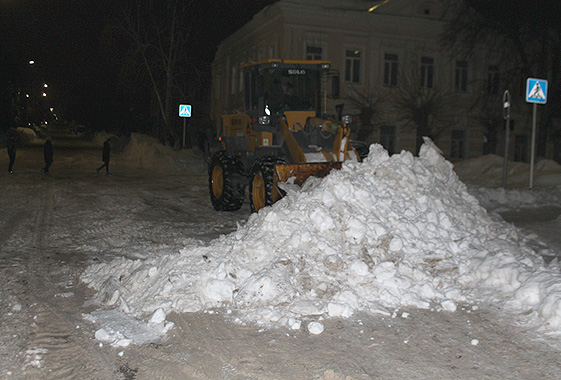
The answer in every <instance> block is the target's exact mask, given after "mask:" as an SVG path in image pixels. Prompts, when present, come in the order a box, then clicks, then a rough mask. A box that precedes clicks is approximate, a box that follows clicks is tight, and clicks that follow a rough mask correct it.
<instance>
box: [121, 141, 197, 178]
mask: <svg viewBox="0 0 561 380" xmlns="http://www.w3.org/2000/svg"><path fill="white" fill-rule="evenodd" d="M122 158H123V159H125V160H127V161H129V162H131V163H133V164H134V165H136V166H138V167H142V168H144V169H158V170H159V171H162V170H165V169H172V170H183V171H185V170H193V171H196V172H202V173H204V172H205V171H206V162H205V160H204V155H203V153H202V152H201V151H199V150H198V149H185V150H180V151H177V150H174V149H173V148H172V147H169V146H165V145H162V144H160V142H159V141H158V139H156V138H154V137H150V136H146V135H142V134H139V133H132V134H131V138H130V141H129V143H128V144H127V146H126V147H125V149H124V151H123V154H122Z"/></svg>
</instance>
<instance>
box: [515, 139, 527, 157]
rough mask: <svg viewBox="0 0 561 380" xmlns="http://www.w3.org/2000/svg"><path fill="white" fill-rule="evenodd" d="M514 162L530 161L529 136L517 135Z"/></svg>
mask: <svg viewBox="0 0 561 380" xmlns="http://www.w3.org/2000/svg"><path fill="white" fill-rule="evenodd" d="M514 161H520V162H527V161H528V136H526V135H516V136H515V137H514Z"/></svg>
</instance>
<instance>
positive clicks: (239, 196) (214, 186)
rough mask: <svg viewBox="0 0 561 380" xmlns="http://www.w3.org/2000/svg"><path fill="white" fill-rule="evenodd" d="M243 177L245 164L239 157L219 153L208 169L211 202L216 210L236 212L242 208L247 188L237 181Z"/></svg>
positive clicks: (213, 158)
mask: <svg viewBox="0 0 561 380" xmlns="http://www.w3.org/2000/svg"><path fill="white" fill-rule="evenodd" d="M241 175H243V164H242V162H241V160H240V159H239V158H238V157H231V156H228V155H226V153H225V152H218V153H217V154H215V155H214V156H213V157H212V160H211V163H210V165H209V168H208V179H209V181H208V182H209V191H210V200H211V202H212V205H213V207H214V209H215V210H218V211H236V210H239V209H240V208H241V207H242V204H243V201H244V196H245V188H244V186H243V185H241V184H237V183H236V181H235V177H236V176H241Z"/></svg>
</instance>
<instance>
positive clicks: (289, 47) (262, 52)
mask: <svg viewBox="0 0 561 380" xmlns="http://www.w3.org/2000/svg"><path fill="white" fill-rule="evenodd" d="M374 3H375V2H374ZM380 3H381V2H380ZM364 4H365V2H364V1H361V0H321V1H320V0H280V1H278V2H276V3H274V4H273V5H271V6H269V7H267V8H265V9H264V10H262V11H261V12H260V13H258V14H257V15H256V16H255V17H254V18H253V20H252V21H250V22H249V23H248V24H246V25H245V26H243V27H242V28H241V29H240V30H238V31H237V32H235V33H234V34H233V35H231V36H230V37H228V38H227V39H225V40H224V41H223V42H222V44H221V45H220V46H219V48H218V50H217V53H216V56H215V59H214V62H213V64H212V75H213V82H214V85H213V88H212V97H211V99H212V103H211V118H212V120H213V122H214V123H215V126H216V128H217V131H218V130H219V128H220V115H222V114H228V113H232V112H236V111H238V110H240V111H241V110H242V109H243V88H242V86H241V81H240V73H241V71H240V68H239V67H240V65H241V64H243V63H245V62H249V61H253V60H261V59H267V58H282V59H305V58H308V57H307V47H313V48H316V49H313V50H316V51H317V50H318V49H317V48H321V59H327V60H330V61H331V62H332V69H334V70H337V71H338V72H339V76H340V82H341V95H342V98H341V99H333V98H332V96H331V95H332V94H331V93H330V86H325V87H326V91H327V97H328V102H327V104H328V111H329V110H331V112H332V113H334V110H335V105H336V104H340V103H344V104H345V113H348V112H351V113H354V114H358V113H359V112H360V110H358V109H357V108H356V107H354V106H353V102H352V101H351V98H352V97H356V94H357V93H363V94H364V93H374V94H376V97H378V98H380V99H382V100H383V102H384V103H383V106H382V107H381V112H380V113H378V114H377V115H376V117H375V118H374V121H373V126H372V127H370V129H369V130H371V133H370V134H368V135H367V136H366V138H365V140H366V142H368V143H376V142H382V143H387V141H390V140H391V141H392V142H393V143H394V146H393V147H392V150H393V151H395V152H399V151H401V150H409V151H415V150H416V131H415V128H414V127H413V126H412V125H411V124H410V123H408V122H406V121H404V120H403V117H401V114H402V111H401V110H399V109H396V107H395V106H394V103H395V87H396V86H391V85H387V84H385V83H384V80H385V75H384V74H385V67H386V54H392V55H394V56H397V57H398V84H399V83H400V81H403V80H404V78H405V76H406V75H408V74H407V73H409V72H415V73H419V70H420V66H421V63H422V60H423V57H428V58H430V59H432V60H433V61H432V68H433V70H434V77H433V87H434V88H439V89H440V91H441V92H442V93H444V94H445V95H446V96H445V98H446V99H447V100H446V102H445V104H444V103H443V108H444V109H443V110H442V111H440V112H439V118H438V122H439V123H441V125H443V126H444V131H443V132H442V133H441V134H440V136H438V138H437V139H436V143H437V145H438V146H439V147H440V148H441V149H442V150H443V152H444V154H445V155H446V156H447V158H449V159H450V160H452V161H454V160H457V159H462V158H468V157H474V156H478V155H481V154H482V153H483V149H484V142H485V133H486V127H485V126H484V124H483V123H482V122H481V119H482V117H483V116H484V115H482V111H481V107H480V106H477V107H476V106H475V105H476V103H477V101H481V94H482V93H483V92H484V91H485V90H484V88H485V85H486V83H487V78H488V68H489V66H490V65H492V64H493V62H494V61H493V57H494V56H495V55H496V54H495V53H493V52H490V51H487V50H485V49H484V48H481V49H478V50H477V53H476V55H475V56H471V57H469V58H462V57H460V58H458V57H454V56H452V55H451V53H450V52H448V51H444V50H443V49H442V48H441V46H440V44H439V38H440V33H441V31H442V28H443V26H444V25H445V23H446V21H447V16H446V13H445V9H443V8H442V4H444V3H443V2H440V1H427V0H390V1H389V2H387V3H385V4H383V5H381V6H380V7H379V8H377V9H376V10H374V11H373V12H368V11H367V9H365V5H364ZM347 51H350V52H354V51H359V52H360V68H359V70H358V78H357V77H353V76H352V75H351V81H347V80H346V74H347V72H346V61H347V59H349V57H347V56H346V55H347ZM318 58H319V57H318ZM350 58H351V59H355V58H356V57H350ZM457 61H465V62H466V63H467V68H466V69H465V70H466V71H467V81H466V87H465V91H457V90H456V88H455V87H456V80H457V79H456V77H457V73H456V71H457V68H456V62H457ZM352 79H358V81H357V82H353V80H352ZM417 80H419V78H417ZM503 91H504V90H503V89H500V90H499V91H498V93H497V94H494V95H493V96H492V99H493V101H496V102H497V106H496V107H497V113H502V108H501V99H502V92H503ZM493 109H494V108H493V107H491V111H490V112H493ZM513 116H514V115H513ZM435 122H436V121H435ZM521 124H522V125H524V123H521ZM364 128H366V127H364ZM392 129H393V130H395V136H394V137H388V135H387V134H386V132H387V131H388V130H392ZM513 134H514V132H513ZM500 139H502V135H501V136H499V140H500ZM511 144H514V138H513V137H511ZM498 146H500V141H499V142H498ZM510 150H511V152H513V148H511V149H510ZM501 152H502V151H501V150H499V151H497V152H496V153H501ZM512 155H513V153H511V156H512Z"/></svg>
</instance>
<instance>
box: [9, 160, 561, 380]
mask: <svg viewBox="0 0 561 380" xmlns="http://www.w3.org/2000/svg"><path fill="white" fill-rule="evenodd" d="M98 155H99V152H94V151H84V152H80V151H77V150H75V151H67V152H56V151H55V164H54V165H53V167H52V170H51V171H52V175H51V176H50V177H46V176H42V175H41V174H40V173H39V169H40V168H41V163H42V160H41V158H42V157H41V152H40V151H39V150H33V149H27V150H26V149H21V150H20V151H19V153H18V159H17V161H16V169H17V170H16V173H15V174H14V175H13V176H8V175H7V174H1V175H0V192H1V196H0V210H1V215H0V247H1V248H0V270H1V273H2V276H1V277H0V291H1V294H2V297H1V298H0V310H1V316H0V322H1V325H0V326H1V327H0V341H1V342H2V345H1V346H0V378H6V379H127V380H128V379H155V378H158V379H209V380H210V379H212V380H214V379H234V380H238V379H240V380H241V379H267V380H268V379H325V380H327V379H347V380H351V379H403V378H416V379H451V378H456V379H474V378H481V379H526V378H540V379H556V378H558V376H559V373H561V363H560V362H559V360H560V357H561V356H560V353H559V351H557V350H556V349H553V348H550V347H549V346H548V345H546V344H545V343H543V342H541V341H539V339H538V336H537V335H535V334H534V333H533V332H531V331H524V330H523V329H521V328H520V327H515V324H514V321H513V320H512V319H511V318H510V317H509V316H508V314H505V313H503V312H502V311H501V310H498V309H497V308H493V307H491V306H488V305H481V306H480V307H478V308H476V307H472V306H470V305H462V304H459V305H458V310H457V311H456V312H453V313H451V312H446V311H440V312H435V311H431V310H424V309H416V308H413V307H410V308H402V309H399V310H394V312H393V313H392V314H391V315H376V314H374V315H372V314H364V313H356V314H355V315H353V316H352V317H350V318H345V319H339V318H330V319H327V320H324V321H323V324H324V325H325V331H324V333H322V334H320V335H312V334H309V333H308V332H307V331H303V330H292V329H288V328H285V327H278V328H267V329H260V328H259V327H256V326H255V325H252V324H234V323H232V320H233V319H234V318H231V317H230V316H229V315H228V314H226V315H224V314H223V313H222V312H220V310H219V311H208V310H207V311H202V312H197V313H181V314H170V315H168V316H167V318H168V319H169V320H170V321H173V323H174V324H175V327H174V328H173V329H172V330H170V331H169V332H168V333H167V339H160V338H158V337H157V336H150V335H149V332H146V334H147V336H148V337H147V338H146V339H145V341H144V344H141V345H134V344H133V345H129V346H127V347H111V346H110V345H108V344H102V343H100V341H99V340H96V339H95V338H94V337H95V332H96V331H99V328H100V326H99V325H98V324H96V323H92V322H91V320H88V319H84V318H83V316H84V315H95V312H96V309H98V308H99V307H100V306H99V305H97V304H93V303H92V302H90V300H91V299H93V297H94V293H93V291H91V290H89V289H86V288H85V286H84V285H83V284H81V283H80V281H79V277H80V276H81V275H82V273H83V271H84V270H85V268H86V267H88V266H90V265H91V264H94V263H96V262H97V263H106V262H107V263H108V262H111V261H112V260H114V259H118V258H119V257H123V258H124V259H138V260H147V259H148V258H150V257H152V256H157V255H160V254H168V253H170V252H180V250H181V249H182V248H183V247H185V246H189V245H191V244H192V243H193V241H194V240H197V241H202V242H209V241H211V240H212V239H214V238H216V237H218V236H220V234H225V233H229V232H231V231H234V230H236V229H237V223H241V224H244V223H245V221H246V220H247V218H248V216H249V207H247V206H246V207H244V208H243V209H242V210H241V211H240V212H238V213H227V214H224V213H216V212H214V211H213V210H212V209H211V206H210V203H209V201H208V196H207V184H206V174H205V173H199V174H196V173H190V174H189V175H188V176H187V175H182V174H178V173H172V174H169V173H168V174H166V175H163V174H161V173H158V172H154V171H148V170H143V169H138V168H136V167H134V166H131V165H126V164H124V163H120V162H119V156H118V155H114V159H113V161H114V162H113V163H112V164H113V168H112V170H113V172H114V175H113V176H97V175H96V174H95V168H96V167H97V166H99V165H98V161H99V159H98V157H97V156H98ZM5 161H6V160H5V158H4V157H2V158H0V165H4V164H5ZM2 167H4V166H2ZM234 313H235V312H234ZM108 315H109V318H111V317H110V314H107V313H105V314H104V316H106V317H107V316H108ZM111 322H112V323H113V324H119V323H121V331H126V330H127V328H128V329H133V330H134V331H132V332H131V335H132V334H136V335H135V336H138V334H140V333H142V331H141V329H140V328H136V329H135V327H134V326H135V325H134V323H133V322H132V321H130V320H127V319H126V318H125V317H123V316H121V315H115V316H114V317H113V318H112V320H111V321H109V322H107V321H106V323H107V324H109V325H111ZM138 340H139V339H137V341H138Z"/></svg>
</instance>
